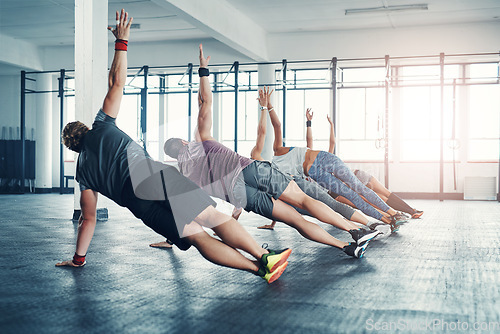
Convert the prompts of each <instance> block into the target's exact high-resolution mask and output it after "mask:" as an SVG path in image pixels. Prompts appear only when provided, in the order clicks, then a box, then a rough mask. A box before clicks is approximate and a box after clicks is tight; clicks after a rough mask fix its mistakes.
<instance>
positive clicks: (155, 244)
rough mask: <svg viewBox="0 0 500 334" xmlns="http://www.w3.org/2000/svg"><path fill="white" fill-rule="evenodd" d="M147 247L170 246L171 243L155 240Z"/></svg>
mask: <svg viewBox="0 0 500 334" xmlns="http://www.w3.org/2000/svg"><path fill="white" fill-rule="evenodd" d="M149 247H154V248H172V245H171V244H169V243H168V242H166V241H162V242H157V243H154V244H151V245H149Z"/></svg>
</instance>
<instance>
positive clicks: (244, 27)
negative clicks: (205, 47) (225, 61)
mask: <svg viewBox="0 0 500 334" xmlns="http://www.w3.org/2000/svg"><path fill="white" fill-rule="evenodd" d="M151 1H152V2H154V3H156V4H157V5H159V6H161V7H163V8H166V9H168V10H171V11H172V12H173V13H175V14H176V15H177V16H179V17H180V18H181V19H183V20H185V21H186V22H188V23H190V24H192V25H193V26H195V27H196V28H198V29H200V30H202V31H204V32H206V33H208V34H209V35H210V36H212V37H213V38H215V39H217V40H219V41H220V42H222V43H224V44H226V45H227V46H229V47H231V48H233V49H235V50H236V51H238V52H241V53H242V54H244V55H245V56H247V57H249V58H252V59H254V60H256V61H267V60H268V54H267V32H266V31H265V30H264V29H263V28H262V27H261V26H259V25H258V24H257V23H255V22H254V21H252V20H251V19H250V18H249V17H248V16H246V15H245V14H244V13H242V12H240V11H238V10H237V9H236V8H234V7H233V6H232V5H230V4H229V3H228V2H227V1H225V0H190V1H186V0H151Z"/></svg>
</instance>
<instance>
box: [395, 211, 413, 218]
mask: <svg viewBox="0 0 500 334" xmlns="http://www.w3.org/2000/svg"><path fill="white" fill-rule="evenodd" d="M398 213H399V214H400V215H401V216H403V217H404V219H410V218H411V216H410V214H408V213H406V212H403V211H398Z"/></svg>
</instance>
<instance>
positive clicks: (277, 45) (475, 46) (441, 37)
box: [268, 22, 500, 60]
mask: <svg viewBox="0 0 500 334" xmlns="http://www.w3.org/2000/svg"><path fill="white" fill-rule="evenodd" d="M499 34H500V22H490V23H478V24H460V25H447V26H444V25H440V26H429V27H413V28H397V29H371V30H346V31H340V32H315V33H305V32H304V33H293V34H271V35H270V36H269V39H268V48H269V54H270V56H271V59H272V60H280V59H283V58H286V59H289V60H300V59H330V58H332V57H337V58H361V57H383V56H384V55H386V54H388V55H390V56H415V55H432V54H439V53H440V52H444V53H478V52H498V51H499V50H500V38H499V37H498V36H499Z"/></svg>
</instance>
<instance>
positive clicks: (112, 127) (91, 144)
mask: <svg viewBox="0 0 500 334" xmlns="http://www.w3.org/2000/svg"><path fill="white" fill-rule="evenodd" d="M132 142H133V140H132V138H130V137H129V136H128V135H127V134H126V133H125V132H123V131H122V130H120V129H119V128H118V127H117V126H116V122H115V118H113V117H110V116H108V115H106V114H105V113H104V112H103V111H102V110H99V112H98V113H97V116H96V118H95V121H94V123H93V124H92V129H91V130H89V131H88V132H87V134H86V135H85V138H84V140H83V145H82V149H81V151H80V155H79V156H78V162H77V166H76V180H77V181H78V183H79V184H80V189H81V190H85V189H92V190H94V191H97V192H99V193H101V194H103V195H104V196H106V197H108V198H110V199H112V200H113V201H115V202H116V203H118V204H120V205H122V190H123V187H124V184H125V182H126V181H127V179H128V178H129V177H130V174H129V168H128V159H127V148H128V146H129V145H130V143H132Z"/></svg>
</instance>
